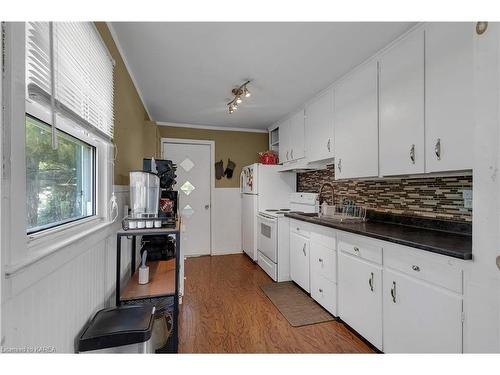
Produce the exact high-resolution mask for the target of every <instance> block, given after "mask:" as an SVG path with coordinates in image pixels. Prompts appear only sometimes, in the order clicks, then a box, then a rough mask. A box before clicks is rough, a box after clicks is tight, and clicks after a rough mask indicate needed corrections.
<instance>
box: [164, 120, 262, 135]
mask: <svg viewBox="0 0 500 375" xmlns="http://www.w3.org/2000/svg"><path fill="white" fill-rule="evenodd" d="M156 125H159V126H167V127H172V128H191V129H206V130H222V131H231V132H248V133H268V130H267V129H252V128H235V127H226V126H215V125H195V124H182V123H176V122H164V121H156Z"/></svg>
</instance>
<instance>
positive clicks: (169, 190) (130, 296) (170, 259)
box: [116, 159, 180, 353]
mask: <svg viewBox="0 0 500 375" xmlns="http://www.w3.org/2000/svg"><path fill="white" fill-rule="evenodd" d="M143 168H144V170H142V171H132V172H130V212H129V214H128V215H127V216H126V217H125V218H124V219H123V220H122V230H120V231H118V233H117V265H116V305H117V306H123V305H127V306H136V305H141V306H150V307H154V309H155V313H154V315H155V317H154V321H155V323H154V327H153V335H152V336H153V339H152V341H153V344H154V345H152V346H153V347H154V348H155V350H156V352H157V353H172V352H176V351H177V345H178V338H177V337H178V332H177V324H178V322H177V321H178V310H179V308H178V305H179V265H180V218H179V215H178V213H177V204H178V201H177V200H178V195H177V191H174V190H173V186H174V185H175V183H176V181H175V178H176V174H175V171H176V165H175V164H174V163H172V161H170V160H155V159H144V161H143ZM123 237H126V238H129V239H132V243H131V255H130V257H131V278H130V280H128V282H127V284H126V285H125V287H124V288H121V287H120V283H121V276H120V275H121V265H120V263H121V249H122V246H121V242H122V241H121V239H122V238H123ZM137 237H139V238H140V248H139V251H140V255H141V258H142V263H141V266H140V267H138V269H137V268H136V257H137V255H138V254H136V248H137V242H138V241H137Z"/></svg>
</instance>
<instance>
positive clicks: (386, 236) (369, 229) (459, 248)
mask: <svg viewBox="0 0 500 375" xmlns="http://www.w3.org/2000/svg"><path fill="white" fill-rule="evenodd" d="M285 216H287V217H289V218H292V219H296V220H302V221H306V222H309V223H313V224H318V225H323V226H327V227H330V228H334V229H338V230H342V231H345V232H350V233H355V234H360V235H363V236H367V237H372V238H376V239H379V240H383V241H388V242H393V243H397V244H400V245H405V246H410V247H413V248H417V249H422V250H426V251H430V252H433V253H437V254H441V255H447V256H450V257H454V258H459V259H464V260H470V259H472V236H471V235H470V234H460V233H453V232H446V231H440V230H432V229H428V228H420V227H416V226H409V225H401V224H396V223H388V222H380V221H372V220H368V221H366V222H364V223H356V224H354V223H340V222H335V221H332V220H328V219H322V218H319V217H318V216H317V214H314V216H312V214H300V213H288V214H286V215H285Z"/></svg>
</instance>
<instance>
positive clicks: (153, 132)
mask: <svg viewBox="0 0 500 375" xmlns="http://www.w3.org/2000/svg"><path fill="white" fill-rule="evenodd" d="M95 25H96V27H97V30H98V31H99V33H100V34H101V37H102V39H103V40H104V43H105V44H106V46H107V47H108V50H109V52H110V53H111V55H112V56H113V58H114V59H115V62H116V65H115V69H114V85H115V92H114V112H115V129H114V143H115V146H116V148H117V154H116V160H115V182H114V183H115V184H116V185H128V183H129V177H128V176H129V172H130V171H131V170H135V169H142V159H143V158H144V157H151V156H157V155H156V151H157V148H158V147H157V140H158V135H157V126H156V124H155V123H153V122H151V121H149V116H148V114H147V112H146V109H145V108H144V105H143V104H142V101H141V98H140V97H139V94H138V93H137V90H136V89H135V86H134V83H133V81H132V79H131V78H130V75H129V73H128V71H127V68H126V66H125V64H124V62H123V59H122V57H121V55H120V52H119V51H118V48H117V47H116V45H115V42H114V41H113V37H112V36H111V33H110V32H109V29H108V27H107V25H106V23H105V22H96V23H95Z"/></svg>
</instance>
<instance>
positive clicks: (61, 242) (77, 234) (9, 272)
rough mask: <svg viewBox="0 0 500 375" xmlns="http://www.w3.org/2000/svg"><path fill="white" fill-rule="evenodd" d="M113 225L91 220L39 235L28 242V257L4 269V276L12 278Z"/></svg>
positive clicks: (94, 219)
mask: <svg viewBox="0 0 500 375" xmlns="http://www.w3.org/2000/svg"><path fill="white" fill-rule="evenodd" d="M112 224H113V222H111V221H103V220H102V219H99V218H95V217H94V218H92V219H91V220H88V221H86V222H85V223H78V225H73V226H72V227H70V228H65V230H61V231H58V232H57V233H41V234H40V235H39V237H37V238H32V239H30V240H29V241H28V253H29V255H28V257H26V258H25V259H23V260H21V261H19V262H17V263H15V264H12V265H7V266H6V267H5V276H6V277H12V276H14V275H16V274H17V273H19V272H20V271H22V270H23V269H25V268H26V267H29V266H31V265H33V264H34V263H37V262H39V261H40V260H42V259H44V258H46V257H47V256H49V255H52V254H54V253H56V252H58V251H59V250H61V249H63V248H65V247H67V246H70V245H71V244H73V243H75V242H77V241H79V240H81V239H83V238H85V237H88V236H89V235H92V234H93V233H96V232H98V231H101V230H104V229H106V228H108V227H110V226H111V225H112Z"/></svg>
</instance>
